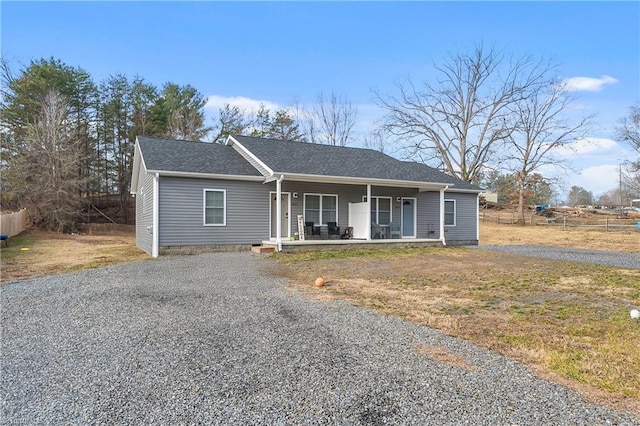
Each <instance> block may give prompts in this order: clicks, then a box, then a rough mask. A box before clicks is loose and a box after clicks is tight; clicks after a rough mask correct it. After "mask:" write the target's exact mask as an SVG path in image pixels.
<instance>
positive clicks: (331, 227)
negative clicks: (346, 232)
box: [327, 222, 340, 238]
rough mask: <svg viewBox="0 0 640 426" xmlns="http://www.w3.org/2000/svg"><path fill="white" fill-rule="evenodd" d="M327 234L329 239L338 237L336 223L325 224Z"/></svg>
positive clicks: (338, 230) (338, 232)
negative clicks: (333, 236)
mask: <svg viewBox="0 0 640 426" xmlns="http://www.w3.org/2000/svg"><path fill="white" fill-rule="evenodd" d="M327 234H328V236H329V238H331V236H332V235H335V236H336V238H338V237H340V227H339V226H338V223H337V222H327Z"/></svg>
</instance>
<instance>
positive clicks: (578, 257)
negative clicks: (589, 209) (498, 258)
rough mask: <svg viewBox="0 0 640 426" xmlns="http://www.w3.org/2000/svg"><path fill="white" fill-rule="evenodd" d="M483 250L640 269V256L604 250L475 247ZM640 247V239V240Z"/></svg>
mask: <svg viewBox="0 0 640 426" xmlns="http://www.w3.org/2000/svg"><path fill="white" fill-rule="evenodd" d="M473 247H474V248H478V249H482V250H493V251H500V252H505V253H513V254H522V255H525V256H534V257H543V258H546V259H554V260H569V261H573V262H585V263H594V264H596V265H606V266H617V267H619V268H627V269H640V254H638V253H618V252H612V251H604V250H587V249H579V248H572V247H553V246H539V245H499V246H473ZM638 247H640V239H638Z"/></svg>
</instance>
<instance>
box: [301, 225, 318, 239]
mask: <svg viewBox="0 0 640 426" xmlns="http://www.w3.org/2000/svg"><path fill="white" fill-rule="evenodd" d="M304 227H305V230H304V231H305V235H309V236H311V238H315V236H316V235H317V236H318V238H320V227H319V226H315V225H314V224H313V222H305V223H304Z"/></svg>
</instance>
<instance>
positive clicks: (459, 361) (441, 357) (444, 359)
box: [416, 345, 478, 371]
mask: <svg viewBox="0 0 640 426" xmlns="http://www.w3.org/2000/svg"><path fill="white" fill-rule="evenodd" d="M416 350H417V351H418V353H420V354H423V355H427V356H428V357H430V358H432V359H435V360H436V361H438V362H441V363H443V364H447V365H450V366H452V367H457V368H461V369H463V370H467V371H477V370H478V369H477V368H476V367H475V366H473V365H471V364H469V363H468V362H467V361H466V360H465V359H464V358H463V357H461V356H458V355H456V354H454V353H451V352H450V351H447V350H444V349H442V348H438V347H435V346H430V345H419V346H418V347H417V348H416Z"/></svg>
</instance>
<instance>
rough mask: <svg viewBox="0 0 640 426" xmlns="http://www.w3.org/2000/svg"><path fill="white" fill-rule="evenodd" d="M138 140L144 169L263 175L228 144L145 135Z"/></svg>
mask: <svg viewBox="0 0 640 426" xmlns="http://www.w3.org/2000/svg"><path fill="white" fill-rule="evenodd" d="M138 144H139V145H140V150H141V151H142V157H143V158H144V163H145V166H146V167H147V170H158V171H167V172H187V173H212V174H220V175H235V176H262V175H261V174H260V173H259V172H258V171H257V170H256V169H255V168H254V167H253V166H252V165H251V164H249V163H248V162H247V161H246V160H245V159H244V158H242V156H241V155H240V154H238V153H237V152H236V151H235V150H234V149H233V148H231V147H229V146H225V145H220V144H217V143H206V142H193V141H183V140H175V139H160V138H150V137H146V136H138Z"/></svg>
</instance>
